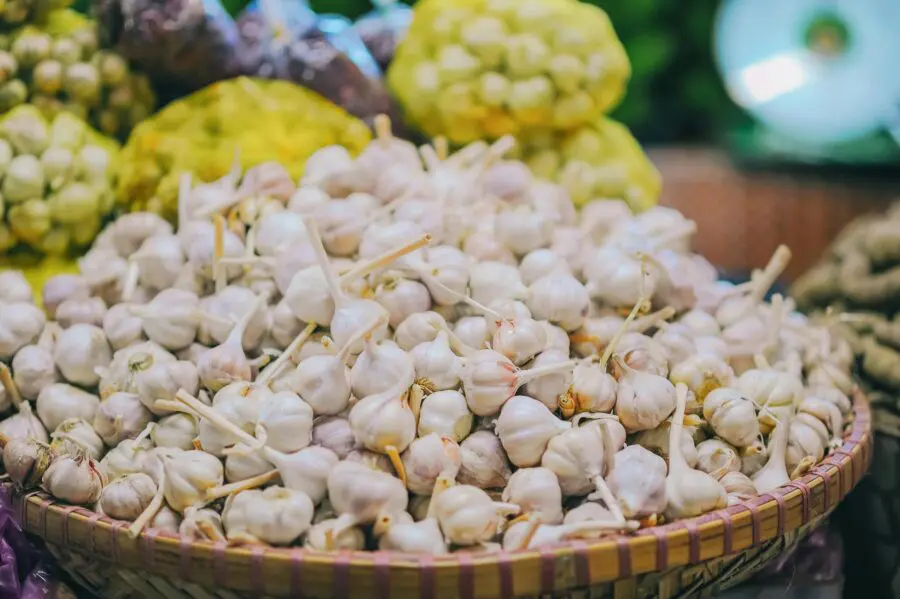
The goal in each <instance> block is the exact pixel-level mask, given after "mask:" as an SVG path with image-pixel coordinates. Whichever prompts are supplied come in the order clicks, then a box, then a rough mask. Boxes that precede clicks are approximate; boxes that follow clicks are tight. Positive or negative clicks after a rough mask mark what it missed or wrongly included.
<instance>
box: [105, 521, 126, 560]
mask: <svg viewBox="0 0 900 599" xmlns="http://www.w3.org/2000/svg"><path fill="white" fill-rule="evenodd" d="M124 526H125V523H124V522H122V521H121V520H116V521H115V522H113V525H112V526H111V527H110V528H109V548H110V553H111V554H112V562H113V563H114V564H118V563H119V557H120V553H119V531H120V530H122V527H124Z"/></svg>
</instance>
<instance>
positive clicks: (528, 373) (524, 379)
mask: <svg viewBox="0 0 900 599" xmlns="http://www.w3.org/2000/svg"><path fill="white" fill-rule="evenodd" d="M578 362H579V361H578V360H566V361H565V362H558V363H556V364H547V365H546V366H539V367H537V368H529V369H528V370H519V371H518V372H517V373H516V383H517V384H518V386H519V387H521V386H523V385H525V384H526V383H528V381H533V380H534V379H537V378H540V377H542V376H547V375H548V374H556V373H557V372H565V371H566V370H570V369H572V368H575V366H577V365H578Z"/></svg>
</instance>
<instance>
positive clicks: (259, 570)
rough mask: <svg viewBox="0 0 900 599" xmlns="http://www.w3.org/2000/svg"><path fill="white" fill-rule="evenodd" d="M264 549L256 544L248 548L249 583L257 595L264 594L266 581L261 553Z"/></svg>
mask: <svg viewBox="0 0 900 599" xmlns="http://www.w3.org/2000/svg"><path fill="white" fill-rule="evenodd" d="M264 552H265V549H263V547H262V546H259V545H256V546H254V547H252V548H251V549H250V585H251V586H252V587H253V592H254V593H257V594H259V595H265V594H266V581H265V577H264V576H263V553H264Z"/></svg>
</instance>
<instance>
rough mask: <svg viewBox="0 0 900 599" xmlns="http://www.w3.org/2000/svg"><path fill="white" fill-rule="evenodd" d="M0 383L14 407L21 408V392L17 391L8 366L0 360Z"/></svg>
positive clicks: (17, 387)
mask: <svg viewBox="0 0 900 599" xmlns="http://www.w3.org/2000/svg"><path fill="white" fill-rule="evenodd" d="M0 383H2V384H3V389H4V390H5V391H6V394H7V395H9V398H10V400H11V401H12V403H13V405H14V406H16V409H17V410H21V409H22V406H23V403H22V401H23V400H22V394H21V393H19V386H18V385H16V382H15V381H14V380H13V378H12V372H10V370H9V366H7V365H6V364H3V363H2V362H0Z"/></svg>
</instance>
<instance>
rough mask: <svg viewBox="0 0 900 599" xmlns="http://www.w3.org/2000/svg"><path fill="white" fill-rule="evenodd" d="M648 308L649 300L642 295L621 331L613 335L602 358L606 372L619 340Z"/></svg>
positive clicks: (620, 328)
mask: <svg viewBox="0 0 900 599" xmlns="http://www.w3.org/2000/svg"><path fill="white" fill-rule="evenodd" d="M646 306H647V299H646V298H645V297H644V295H643V294H641V297H640V298H638V301H637V303H636V304H634V307H633V308H632V309H631V312H630V313H629V314H628V316H627V317H626V318H625V322H623V323H622V326H621V327H619V330H618V331H616V334H615V335H613V338H612V339H610V341H609V343H608V344H606V349H605V350H604V351H603V356H602V357H601V358H600V368H602V369H603V370H604V371H605V370H606V365H607V364H608V363H609V358H610V356H612V354H613V352H614V351H615V349H616V344H617V343H619V340H620V339H621V338H622V335H624V334H625V333H626V332H627V331H628V326H629V325H630V324H631V323H632V322H634V319H635V318H637V315H638V314H639V313H640V312H641V311H642V310H644V308H645V307H646Z"/></svg>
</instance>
